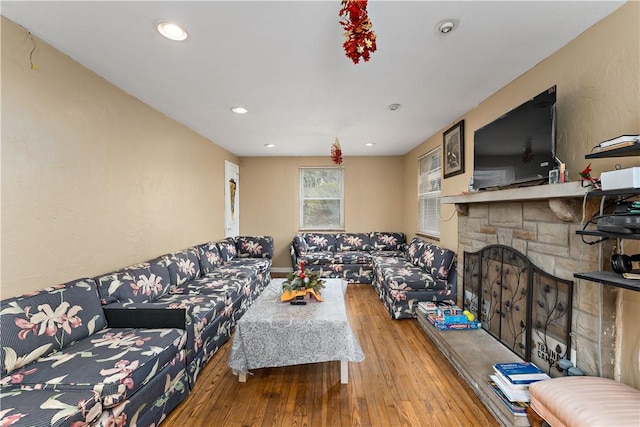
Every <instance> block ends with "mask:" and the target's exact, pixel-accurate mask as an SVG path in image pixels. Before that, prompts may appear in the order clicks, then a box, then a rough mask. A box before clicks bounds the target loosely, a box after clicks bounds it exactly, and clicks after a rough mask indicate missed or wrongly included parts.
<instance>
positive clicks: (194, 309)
mask: <svg viewBox="0 0 640 427" xmlns="http://www.w3.org/2000/svg"><path fill="white" fill-rule="evenodd" d="M207 281H209V282H208V283H209V285H207ZM196 282H200V283H201V284H202V285H203V286H202V287H200V291H199V292H200V293H199V294H198V295H177V294H172V295H171V294H170V295H165V296H163V297H162V299H161V302H162V303H163V304H166V305H167V307H168V308H184V309H186V315H187V319H186V332H187V343H186V347H185V349H186V350H187V364H189V363H191V362H192V361H193V359H194V358H195V357H196V355H197V354H198V352H200V350H202V348H203V345H204V341H205V339H206V338H207V337H205V336H203V331H205V330H206V329H207V328H208V327H209V325H211V324H212V323H213V321H214V320H215V319H216V318H219V317H222V318H226V319H229V318H231V316H232V314H233V301H234V298H233V296H234V295H238V294H239V293H240V292H242V284H243V283H244V282H243V280H242V279H211V278H208V277H202V278H200V279H196ZM219 285H222V286H219ZM223 286H224V287H223Z"/></svg>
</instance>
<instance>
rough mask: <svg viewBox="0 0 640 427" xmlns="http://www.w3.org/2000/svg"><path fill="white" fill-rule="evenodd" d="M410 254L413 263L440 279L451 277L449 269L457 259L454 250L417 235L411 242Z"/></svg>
mask: <svg viewBox="0 0 640 427" xmlns="http://www.w3.org/2000/svg"><path fill="white" fill-rule="evenodd" d="M412 248H415V250H413V249H412ZM408 255H409V260H410V261H411V262H412V263H413V264H415V265H417V266H419V267H422V268H423V269H425V270H426V271H428V272H429V273H430V274H431V275H433V276H434V277H437V278H438V279H446V278H447V277H449V271H450V270H451V267H452V265H453V262H454V260H455V253H454V252H453V251H450V250H448V249H444V248H441V247H439V246H436V245H434V244H432V243H429V242H425V241H423V240H421V239H418V238H417V237H416V238H414V239H413V240H412V241H411V243H410V244H409V251H408Z"/></svg>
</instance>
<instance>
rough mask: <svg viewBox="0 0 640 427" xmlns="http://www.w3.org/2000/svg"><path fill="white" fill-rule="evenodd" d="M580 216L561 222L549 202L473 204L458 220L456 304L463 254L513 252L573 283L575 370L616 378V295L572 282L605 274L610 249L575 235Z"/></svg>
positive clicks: (611, 290) (609, 289) (460, 291)
mask: <svg viewBox="0 0 640 427" xmlns="http://www.w3.org/2000/svg"><path fill="white" fill-rule="evenodd" d="M578 210H579V208H578ZM563 216H564V215H563ZM581 216H582V214H581V212H576V214H574V215H568V216H564V219H565V220H562V219H560V218H559V217H558V215H556V214H555V213H554V212H553V211H552V210H551V209H550V207H549V202H548V201H523V202H492V203H472V204H469V205H468V212H467V215H464V216H463V215H459V216H458V254H459V256H458V286H459V289H458V295H459V301H458V303H459V304H462V295H464V292H463V286H464V284H463V276H462V272H463V271H464V269H463V259H464V256H463V254H464V252H465V251H467V252H475V251H478V250H480V249H482V248H483V247H485V246H487V245H491V244H502V245H506V246H510V247H513V248H514V249H516V250H518V251H520V252H521V253H523V254H524V255H525V256H526V257H527V258H529V259H530V260H531V261H532V262H533V263H534V264H535V265H536V266H537V267H539V268H541V269H542V270H544V271H546V272H548V273H550V274H552V275H554V276H557V277H559V278H562V279H567V280H571V281H573V282H574V285H573V319H572V334H571V337H572V339H571V343H572V344H571V346H572V348H573V349H574V350H575V351H576V360H577V364H578V366H579V367H580V368H581V369H582V370H583V371H584V372H585V373H586V374H588V375H602V376H605V377H608V378H613V375H614V365H615V348H616V338H615V333H616V330H615V313H616V297H617V290H616V288H612V287H609V286H603V285H600V284H598V283H593V282H589V281H585V280H579V279H576V278H574V277H573V274H574V273H576V272H586V271H599V270H601V269H602V268H601V267H602V265H603V264H604V261H606V262H608V257H609V256H610V254H611V250H612V245H611V243H609V242H604V243H602V244H594V245H589V244H586V243H584V242H583V240H582V236H580V235H577V234H576V230H580V229H581V228H582V226H581V223H580V218H581ZM567 218H570V221H566V219H567ZM576 218H577V219H576ZM585 240H586V241H595V240H597V238H593V237H585Z"/></svg>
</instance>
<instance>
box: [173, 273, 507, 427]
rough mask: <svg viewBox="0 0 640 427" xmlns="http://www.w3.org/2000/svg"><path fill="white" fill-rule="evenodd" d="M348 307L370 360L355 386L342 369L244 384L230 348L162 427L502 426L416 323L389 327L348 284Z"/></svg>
mask: <svg viewBox="0 0 640 427" xmlns="http://www.w3.org/2000/svg"><path fill="white" fill-rule="evenodd" d="M346 301H347V311H348V313H349V319H350V322H351V326H352V328H353V330H354V332H355V333H356V335H357V337H358V340H359V342H360V345H361V347H362V350H363V351H364V354H365V360H364V361H363V362H360V363H349V384H344V385H343V384H340V363H339V362H326V363H316V364H309V365H299V366H290V367H283V368H265V369H257V370H255V371H253V374H254V375H249V376H248V379H247V382H246V383H239V382H238V377H237V376H234V375H233V374H232V373H231V370H230V369H229V367H228V366H227V359H228V357H229V351H230V348H231V342H230V341H229V342H227V343H226V344H225V345H224V346H223V347H222V348H221V349H220V350H219V351H218V352H217V353H216V354H215V355H214V356H213V358H212V359H211V361H209V363H208V364H207V366H206V367H205V368H204V370H203V371H202V372H201V374H200V376H199V378H198V381H197V383H196V385H195V388H194V390H192V391H191V394H190V395H189V397H188V398H187V399H186V400H185V401H184V402H182V403H181V404H180V406H178V407H177V408H176V409H175V410H174V411H173V412H172V413H171V414H170V415H169V417H167V419H166V420H165V421H164V422H163V423H162V426H163V427H192V426H198V427H200V426H292V427H294V426H295V427H302V426H311V427H314V426H381V427H383V426H384V427H387V426H389V427H392V426H393V427H395V426H497V425H498V423H497V421H496V420H495V419H494V418H493V416H492V415H491V414H490V413H489V412H488V411H487V409H486V408H485V407H484V406H483V405H482V403H481V402H480V400H479V399H478V398H477V396H476V395H475V394H474V393H473V391H472V390H471V389H470V388H469V387H468V386H467V384H466V383H465V382H464V380H462V378H460V376H459V375H458V374H457V372H456V371H455V369H454V368H453V367H452V366H451V365H450V364H449V362H448V361H447V359H446V358H445V357H444V356H443V355H442V354H441V353H440V352H439V351H438V349H437V348H436V347H435V345H434V344H433V343H432V342H431V341H430V339H429V338H427V337H426V336H425V335H424V332H423V331H422V329H421V328H420V326H419V325H418V323H417V321H416V320H391V318H390V317H389V314H388V312H387V311H386V309H385V308H384V305H383V304H382V302H381V301H380V300H379V299H378V297H377V294H376V292H375V291H374V289H373V287H372V286H371V285H358V284H350V285H349V287H348V290H347V293H346ZM292 332H293V331H292ZM454 333H455V332H454ZM479 351H482V350H481V349H479Z"/></svg>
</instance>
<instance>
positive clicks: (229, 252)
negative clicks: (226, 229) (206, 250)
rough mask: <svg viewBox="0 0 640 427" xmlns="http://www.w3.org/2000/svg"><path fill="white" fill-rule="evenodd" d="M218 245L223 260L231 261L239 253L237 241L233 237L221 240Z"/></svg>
mask: <svg viewBox="0 0 640 427" xmlns="http://www.w3.org/2000/svg"><path fill="white" fill-rule="evenodd" d="M217 245H218V251H220V256H221V257H222V262H229V261H231V260H232V259H234V258H235V257H236V256H237V255H238V249H237V248H236V242H235V241H234V240H233V238H231V237H227V238H226V239H224V240H221V241H219V242H218V243H217Z"/></svg>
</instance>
